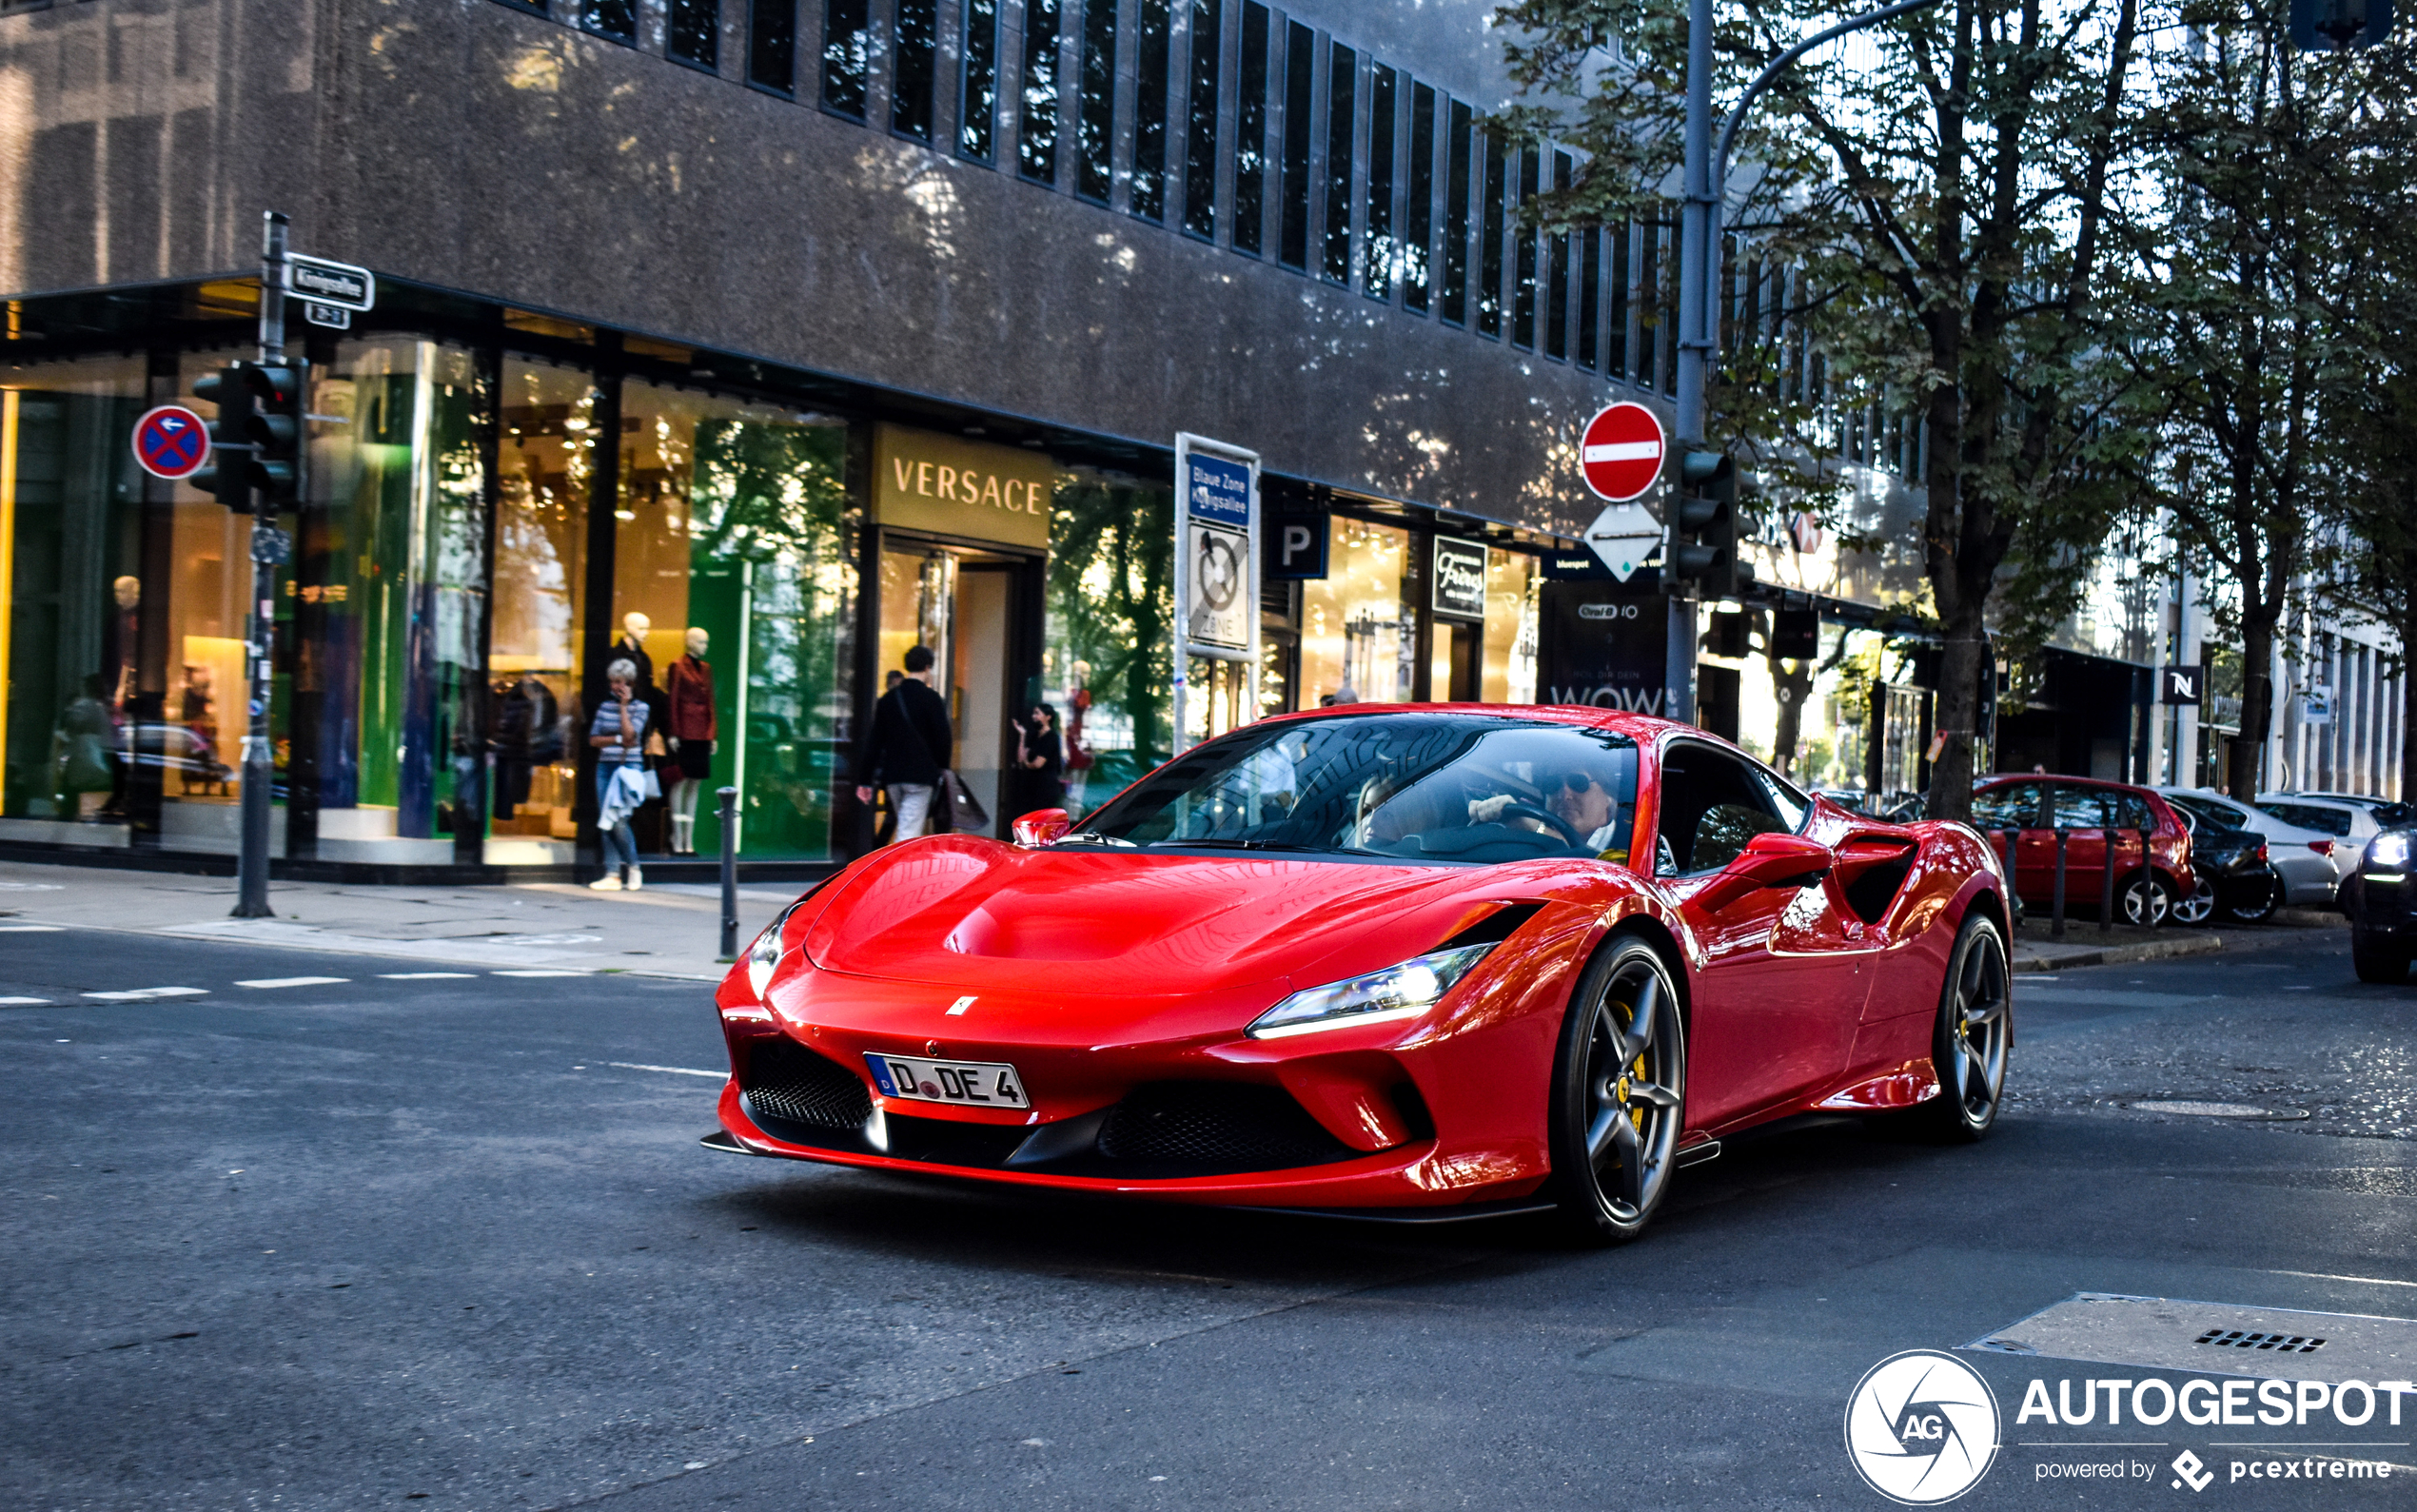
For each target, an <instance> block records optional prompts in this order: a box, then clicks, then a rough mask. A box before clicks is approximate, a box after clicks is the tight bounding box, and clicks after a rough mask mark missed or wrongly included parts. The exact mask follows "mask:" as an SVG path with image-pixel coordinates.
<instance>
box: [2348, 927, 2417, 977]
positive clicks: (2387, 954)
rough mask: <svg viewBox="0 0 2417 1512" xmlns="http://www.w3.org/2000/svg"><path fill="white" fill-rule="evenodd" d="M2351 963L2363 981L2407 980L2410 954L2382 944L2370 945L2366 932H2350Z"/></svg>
mask: <svg viewBox="0 0 2417 1512" xmlns="http://www.w3.org/2000/svg"><path fill="white" fill-rule="evenodd" d="M2349 964H2350V967H2351V969H2352V970H2354V971H2356V972H2358V979H2359V980H2360V981H2362V982H2406V981H2407V980H2408V956H2407V954H2406V953H2405V952H2400V951H2395V950H2391V949H2388V947H2385V946H2381V945H2370V944H2368V941H2367V940H2366V938H2365V932H2363V931H2360V930H2352V931H2350V932H2349Z"/></svg>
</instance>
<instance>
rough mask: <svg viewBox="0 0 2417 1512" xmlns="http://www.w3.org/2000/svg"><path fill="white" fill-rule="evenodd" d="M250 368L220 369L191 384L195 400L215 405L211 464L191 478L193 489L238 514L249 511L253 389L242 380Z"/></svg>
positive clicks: (240, 365) (246, 366)
mask: <svg viewBox="0 0 2417 1512" xmlns="http://www.w3.org/2000/svg"><path fill="white" fill-rule="evenodd" d="M250 365H251V364H250V363H233V364H232V365H230V366H226V367H222V368H220V369H219V370H218V371H217V372H215V373H212V374H210V375H209V376H208V377H206V378H205V379H203V380H201V381H200V382H199V383H195V384H194V385H193V396H194V397H195V398H196V399H202V400H206V401H208V402H209V403H213V404H216V405H217V406H218V418H217V419H216V420H214V421H211V422H210V426H209V442H210V463H209V465H208V466H206V467H205V468H203V469H202V470H201V471H199V472H197V473H195V474H194V475H193V477H192V483H193V486H194V487H196V488H198V489H200V490H201V491H202V492H204V493H206V494H216V495H217V496H218V501H219V502H220V503H222V504H225V505H226V507H227V508H229V509H231V510H234V511H235V512H236V513H237V514H239V515H248V514H250V513H251V512H252V467H251V461H252V457H251V445H252V389H251V384H250V383H246V381H245V378H244V373H245V370H246V368H248V367H249V366H250Z"/></svg>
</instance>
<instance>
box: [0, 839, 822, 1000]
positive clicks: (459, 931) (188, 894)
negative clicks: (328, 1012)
mask: <svg viewBox="0 0 2417 1512" xmlns="http://www.w3.org/2000/svg"><path fill="white" fill-rule="evenodd" d="M801 890H802V889H799V890H789V889H787V888H786V887H785V886H783V887H768V886H765V885H763V884H757V885H756V886H753V887H741V888H740V889H739V890H738V943H739V948H740V949H742V950H743V949H745V948H746V944H747V942H748V941H749V940H751V939H753V938H754V937H755V935H756V932H757V931H758V930H760V929H762V928H763V927H764V926H765V925H766V924H768V923H770V922H771V921H772V916H773V915H774V914H776V913H779V912H780V910H781V909H782V908H784V907H786V906H787V905H788V904H789V903H790V902H791V900H793V899H794V898H796V895H797V891H801ZM268 903H269V907H271V908H272V909H274V910H276V914H277V916H276V917H275V918H268V919H235V918H229V917H227V913H228V911H229V910H231V909H232V908H234V906H235V882H234V879H233V878H232V877H219V876H187V875H182V874H174V873H165V872H126V871H119V870H116V869H114V868H108V867H81V866H48V865H41V864H37V863H27V862H17V861H10V862H0V915H7V916H6V917H0V927H5V926H6V925H10V924H14V925H20V926H22V925H28V924H56V925H65V926H68V927H69V928H73V929H87V930H115V931H126V932H132V933H147V934H175V935H185V936H187V937H190V938H195V939H232V940H246V941H249V942H251V943H253V944H257V945H280V946H287V947H298V948H301V949H305V950H322V951H343V952H348V953H353V954H362V955H390V956H394V957H396V958H398V959H405V960H420V961H443V962H452V963H457V964H462V965H471V966H487V967H507V968H508V967H532V968H536V967H542V968H546V969H549V970H553V971H575V972H638V973H640V974H643V975H648V976H675V977H686V978H693V979H695V980H698V981H715V982H717V981H719V980H720V979H721V977H722V974H723V972H726V971H728V970H729V968H728V967H727V966H725V965H723V964H721V963H720V962H719V961H718V960H717V958H716V957H717V954H718V953H719V947H720V944H721V890H720V889H719V888H718V887H715V886H711V885H708V884H700V883H669V884H659V885H651V886H649V887H647V888H646V889H645V891H643V892H639V893H591V892H589V891H588V890H587V889H586V888H584V887H581V886H579V885H578V884H576V883H571V882H531V883H523V884H521V885H518V886H511V887H375V886H368V885H365V884H358V883H341V882H271V883H270V884H269V888H268Z"/></svg>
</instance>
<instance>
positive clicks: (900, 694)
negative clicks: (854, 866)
mask: <svg viewBox="0 0 2417 1512" xmlns="http://www.w3.org/2000/svg"><path fill="white" fill-rule="evenodd" d="M932 659H933V658H932V648H931V647H929V646H913V647H910V648H908V651H907V654H906V657H905V658H904V661H903V665H904V666H905V668H906V676H904V677H900V678H899V679H898V681H897V684H896V685H895V686H894V687H893V688H891V689H890V691H889V692H887V693H885V694H883V695H882V696H881V701H880V702H878V703H876V704H874V706H873V728H872V729H870V730H868V731H867V732H865V738H864V746H863V749H861V750H860V751H858V752H857V754H856V772H857V774H858V775H859V776H860V777H861V778H862V780H861V781H860V782H858V784H857V785H856V801H857V802H858V803H863V804H867V805H870V804H871V803H872V802H873V790H874V787H876V786H878V787H883V788H886V789H888V790H889V794H890V812H891V814H892V815H894V816H895V817H896V819H897V828H896V829H895V830H894V831H893V832H892V834H891V836H890V838H891V839H892V840H893V841H897V840H912V839H914V838H915V837H916V836H917V835H922V834H924V833H925V831H926V830H928V829H929V828H930V826H931V817H932V795H933V792H934V790H936V789H937V788H938V787H939V785H940V773H941V771H942V769H943V768H945V767H946V766H947V764H948V758H949V752H950V751H951V750H952V749H953V747H954V745H955V743H956V740H955V736H953V734H952V733H951V732H950V729H949V706H948V700H946V699H945V698H943V697H940V695H939V694H938V693H937V692H936V691H934V690H933V687H932Z"/></svg>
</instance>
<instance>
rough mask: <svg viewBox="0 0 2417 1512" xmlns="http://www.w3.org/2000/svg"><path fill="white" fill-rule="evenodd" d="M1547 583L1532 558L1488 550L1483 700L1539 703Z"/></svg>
mask: <svg viewBox="0 0 2417 1512" xmlns="http://www.w3.org/2000/svg"><path fill="white" fill-rule="evenodd" d="M1541 580H1542V575H1541V574H1539V573H1538V571H1537V570H1536V559H1535V558H1533V557H1530V556H1528V555H1527V554H1526V553H1524V552H1519V551H1498V550H1493V549H1491V548H1489V549H1488V550H1487V551H1486V553H1485V641H1484V648H1485V649H1484V662H1483V664H1482V668H1481V671H1480V673H1479V681H1478V695H1477V696H1478V697H1480V698H1482V699H1484V701H1485V702H1487V703H1534V702H1535V701H1536V645H1537V638H1538V623H1539V620H1538V601H1537V599H1538V584H1539V583H1540V581H1541Z"/></svg>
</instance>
